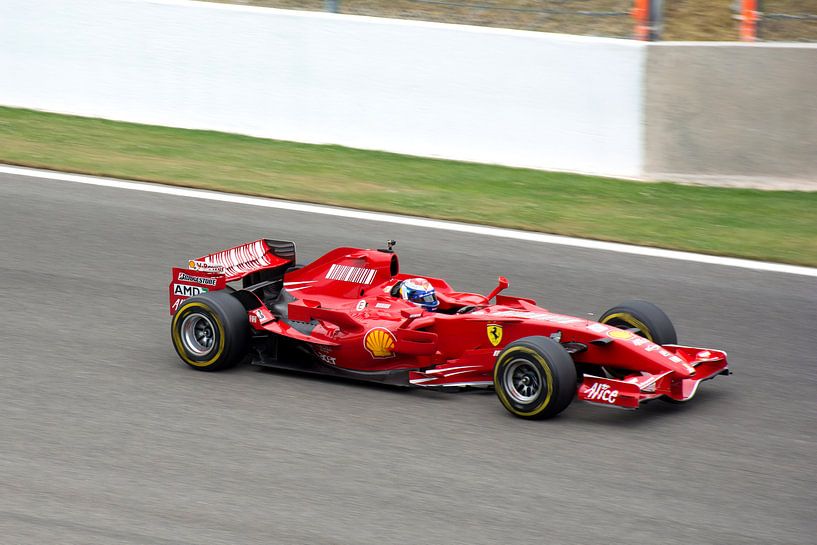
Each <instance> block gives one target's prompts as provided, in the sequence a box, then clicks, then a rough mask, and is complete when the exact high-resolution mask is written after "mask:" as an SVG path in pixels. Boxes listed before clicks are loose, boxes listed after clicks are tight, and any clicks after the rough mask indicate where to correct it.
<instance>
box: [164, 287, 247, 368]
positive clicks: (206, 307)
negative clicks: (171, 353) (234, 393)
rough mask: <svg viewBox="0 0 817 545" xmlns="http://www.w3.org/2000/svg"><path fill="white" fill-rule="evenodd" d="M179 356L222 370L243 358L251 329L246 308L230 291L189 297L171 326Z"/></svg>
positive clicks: (193, 364) (194, 364)
mask: <svg viewBox="0 0 817 545" xmlns="http://www.w3.org/2000/svg"><path fill="white" fill-rule="evenodd" d="M170 330H171V338H172V339H173V347H174V348H175V349H176V353H177V354H179V357H180V358H181V359H182V361H184V362H185V363H186V364H187V365H189V366H190V367H192V368H194V369H197V370H199V371H219V370H221V369H226V368H227V367H232V366H233V365H235V364H237V363H238V362H240V361H241V360H242V359H244V356H246V354H247V349H248V346H249V338H250V330H249V323H248V320H247V311H246V310H245V309H244V307H243V305H242V304H241V303H240V302H239V301H238V299H236V298H235V297H233V296H232V295H230V294H229V293H227V292H223V291H215V292H210V293H206V294H204V295H197V296H195V297H191V298H189V299H186V300H185V301H184V302H183V303H182V304H181V305H180V306H179V310H178V311H176V314H175V315H174V316H173V321H172V322H171V326H170Z"/></svg>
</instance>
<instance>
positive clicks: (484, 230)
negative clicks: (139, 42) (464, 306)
mask: <svg viewBox="0 0 817 545" xmlns="http://www.w3.org/2000/svg"><path fill="white" fill-rule="evenodd" d="M0 174H12V175H15V176H27V177H29V178H42V179H46V180H56V181H61V182H73V183H78V184H87V185H97V186H102V187H111V188H116V189H129V190H131V191H143V192H146V193H159V194H162V195H174V196H177V197H189V198H192V199H204V200H209V201H219V202H228V203H234V204H244V205H247V206H260V207H264V208H278V209H282V210H291V211H295V212H303V213H305V214H323V215H325V216H336V217H341V218H352V219H359V220H366V221H380V222H385V223H395V224H398V225H411V226H413V227H424V228H426V229H440V230H444V231H455V232H458V233H469V234H474V235H482V236H490V237H500V238H509V239H515V240H526V241H530V242H539V243H543V244H558V245H561V246H572V247H575V248H587V249H591V250H604V251H608V252H618V253H622V254H633V255H643V256H649V257H660V258H665V259H676V260H680V261H692V262H696V263H706V264H709V265H722V266H726V267H739V268H742V269H753V270H756V271H768V272H778V273H786V274H799V275H805V276H813V277H817V269H816V268H811V267H800V266H797V265H785V264H783V263H769V262H765V261H752V260H749V259H737V258H733V257H719V256H714V255H705V254H695V253H690V252H679V251H675V250H663V249H660V248H649V247H646V246H632V245H629V244H618V243H615V242H602V241H598V240H587V239H582V238H572V237H565V236H559V235H548V234H545V233H534V232H530V231H518V230H514V229H500V228H497V227H486V226H484V225H471V224H467V223H457V222H452V221H440V220H431V219H424V218H417V217H412V216H399V215H397V214H384V213H380V212H365V211H362V210H351V209H348V208H336V207H332V206H322V205H316V204H306V203H298V202H290V201H279V200H275V199H266V198H261V197H247V196H244V195H235V194H232V193H220V192H217V191H207V190H202V189H186V188H183V187H174V186H167V185H160V184H151V183H142V182H128V181H125V180H116V179H113V178H100V177H96V176H86V175H81V174H68V173H65V172H55V171H51V170H38V169H32V168H22V167H15V166H8V165H0Z"/></svg>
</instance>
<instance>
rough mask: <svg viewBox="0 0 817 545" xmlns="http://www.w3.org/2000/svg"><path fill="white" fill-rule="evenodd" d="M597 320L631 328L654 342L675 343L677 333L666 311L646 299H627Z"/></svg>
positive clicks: (623, 327) (614, 325)
mask: <svg viewBox="0 0 817 545" xmlns="http://www.w3.org/2000/svg"><path fill="white" fill-rule="evenodd" d="M599 322H601V323H602V324H607V325H611V326H613V327H618V328H620V329H629V330H632V331H633V332H634V333H635V334H636V335H639V336H641V337H644V338H646V339H648V340H650V341H652V342H654V343H655V344H662V345H663V344H676V343H677V342H678V335H676V333H675V327H674V326H673V325H672V321H671V320H670V319H669V316H667V315H666V313H665V312H664V311H663V310H661V309H660V308H658V307H657V306H655V305H653V304H652V303H649V302H647V301H627V302H626V303H622V304H620V305H617V306H615V307H613V308H611V309H610V310H608V311H607V312H605V313H604V314H602V315H601V318H600V319H599Z"/></svg>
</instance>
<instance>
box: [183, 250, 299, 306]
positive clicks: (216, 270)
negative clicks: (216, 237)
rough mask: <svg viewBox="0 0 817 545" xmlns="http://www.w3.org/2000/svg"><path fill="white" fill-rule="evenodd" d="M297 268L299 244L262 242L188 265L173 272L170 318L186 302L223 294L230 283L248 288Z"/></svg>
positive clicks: (223, 252) (222, 252)
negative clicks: (206, 294)
mask: <svg viewBox="0 0 817 545" xmlns="http://www.w3.org/2000/svg"><path fill="white" fill-rule="evenodd" d="M293 264H295V243H294V242H289V241H282V240H270V239H259V240H256V241H254V242H248V243H246V244H242V245H240V246H236V247H234V248H230V249H228V250H222V251H220V252H215V253H212V254H207V255H205V256H203V257H199V258H197V259H191V260H190V261H189V262H188V269H180V268H174V269H173V279H172V280H171V282H170V285H169V286H168V289H169V295H170V314H171V315H173V314H175V313H176V310H178V308H179V305H180V304H181V302H182V301H184V300H185V299H187V298H188V297H192V296H194V295H201V294H202V293H206V292H208V291H216V290H223V289H224V288H225V287H227V282H233V281H235V280H243V285H244V287H246V286H250V285H252V284H257V283H259V282H263V281H265V280H276V279H280V278H283V276H284V271H286V270H287V269H288V268H289V267H290V266H291V265H293Z"/></svg>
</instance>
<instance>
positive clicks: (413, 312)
mask: <svg viewBox="0 0 817 545" xmlns="http://www.w3.org/2000/svg"><path fill="white" fill-rule="evenodd" d="M424 312H425V310H423V309H422V308H416V309H414V308H404V309H403V310H401V311H400V316H402V317H403V318H405V319H407V320H409V319H410V320H414V319H416V318H420V317H421V316H422V315H423V313H424Z"/></svg>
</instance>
